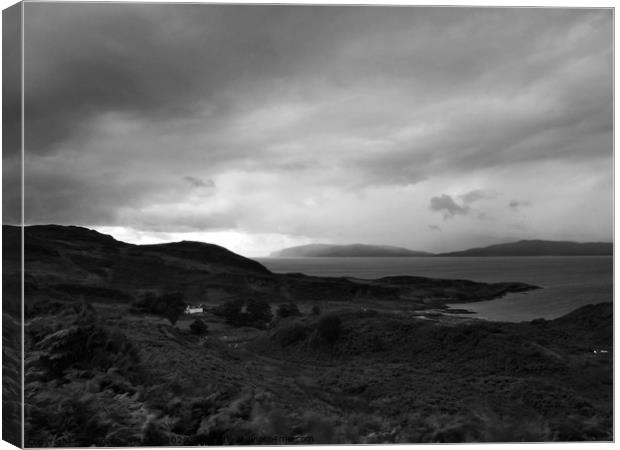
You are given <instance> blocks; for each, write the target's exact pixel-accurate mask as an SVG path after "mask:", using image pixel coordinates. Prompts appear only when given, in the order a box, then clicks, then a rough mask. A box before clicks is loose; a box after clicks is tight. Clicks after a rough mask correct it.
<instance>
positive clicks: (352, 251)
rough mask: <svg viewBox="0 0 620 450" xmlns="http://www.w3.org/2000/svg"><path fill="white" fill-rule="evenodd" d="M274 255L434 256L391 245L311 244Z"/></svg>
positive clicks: (284, 250)
mask: <svg viewBox="0 0 620 450" xmlns="http://www.w3.org/2000/svg"><path fill="white" fill-rule="evenodd" d="M271 256H273V257H279V258H285V257H294V258H298V257H331V256H333V257H347V256H363V257H372V256H432V253H428V252H418V251H414V250H409V249H406V248H402V247H393V246H389V245H366V244H350V245H330V244H309V245H300V246H297V247H289V248H285V249H282V250H280V251H277V252H274V253H272V254H271Z"/></svg>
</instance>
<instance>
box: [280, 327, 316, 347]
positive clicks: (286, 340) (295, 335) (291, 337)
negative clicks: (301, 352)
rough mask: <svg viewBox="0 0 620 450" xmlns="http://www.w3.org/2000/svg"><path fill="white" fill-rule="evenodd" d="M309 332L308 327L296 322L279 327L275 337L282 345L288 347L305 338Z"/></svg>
mask: <svg viewBox="0 0 620 450" xmlns="http://www.w3.org/2000/svg"><path fill="white" fill-rule="evenodd" d="M308 334H309V330H308V327H306V326H304V325H302V324H300V323H294V324H292V325H289V326H287V327H283V328H281V329H279V330H278V331H276V333H275V334H274V335H273V337H274V339H275V340H276V341H277V342H278V343H279V344H280V345H281V346H282V347H286V346H288V345H292V344H295V343H297V342H299V341H302V340H304V339H305V338H306V337H307V336H308Z"/></svg>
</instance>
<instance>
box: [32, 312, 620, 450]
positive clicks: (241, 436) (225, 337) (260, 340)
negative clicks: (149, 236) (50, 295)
mask: <svg viewBox="0 0 620 450" xmlns="http://www.w3.org/2000/svg"><path fill="white" fill-rule="evenodd" d="M303 310H305V308H304V309H302V311H303ZM124 311H126V308H125V309H124V310H122V311H121V310H120V309H119V306H118V305H115V304H105V305H103V304H102V305H96V306H95V308H94V309H93V310H92V311H86V312H85V311H84V310H80V309H79V308H78V309H76V308H67V309H65V310H63V311H62V312H61V313H55V314H53V315H48V316H45V315H44V316H39V317H38V318H36V319H33V320H31V321H30V322H29V325H28V327H27V333H26V339H27V341H26V348H27V356H28V358H27V364H26V371H27V373H28V374H29V375H28V377H27V385H26V403H27V408H26V418H27V430H26V431H27V434H26V435H27V443H30V444H37V443H43V444H45V445H44V446H75V445H80V446H89V445H114V446H125V445H149V446H152V445H220V444H259V443H263V444H274V443H275V444H282V443H287V444H295V443H298V444H308V443H330V444H335V443H367V444H371V443H403V442H506V441H552V440H611V439H612V438H613V436H612V426H611V418H612V415H611V412H612V404H611V389H612V384H611V383H612V381H611V376H612V370H611V368H612V365H611V359H610V358H609V357H607V359H604V358H591V356H593V355H592V354H591V353H586V352H585V351H584V350H583V348H584V347H587V344H588V343H587V342H585V343H584V342H583V341H584V339H586V340H591V341H592V342H596V343H597V345H606V344H605V341H604V336H603V335H602V334H601V335H599V334H596V333H591V332H590V331H588V332H587V333H585V332H583V333H579V331H578V328H575V327H574V326H573V322H571V323H570V324H567V323H560V322H557V321H551V322H548V323H546V324H545V325H544V326H541V324H492V323H480V322H476V321H469V322H467V323H462V322H461V323H458V322H453V321H448V322H446V323H439V322H431V321H428V320H421V319H415V318H409V317H406V316H402V315H400V316H398V315H394V314H389V313H386V312H381V311H376V310H368V309H366V310H364V309H359V308H358V309H355V308H345V309H339V310H338V309H336V310H334V309H329V310H328V311H326V312H325V313H323V314H322V315H318V316H317V315H303V316H301V317H289V318H284V319H282V318H279V319H276V320H274V322H273V325H272V326H271V327H270V328H269V329H268V330H258V329H255V328H243V327H234V326H231V325H230V324H227V323H225V321H224V320H223V319H222V318H221V317H217V316H214V315H212V314H210V313H205V314H202V315H201V316H200V318H201V320H202V321H204V322H205V323H206V324H207V326H208V328H209V333H208V334H207V335H206V336H196V335H194V334H192V333H191V331H190V329H189V325H190V324H191V323H192V321H193V320H194V319H195V316H183V317H182V318H181V319H180V320H179V322H178V323H177V326H175V327H173V326H171V325H169V324H168V323H167V321H165V320H164V319H161V318H157V317H153V316H148V315H142V314H129V315H126V314H125V313H124ZM326 317H328V318H329V317H337V319H338V321H339V323H340V325H339V333H335V334H329V333H328V334H329V336H330V337H329V339H321V337H320V329H321V327H320V325H319V324H320V323H322V321H323V323H324V322H325V321H326V320H325V318H326ZM330 320H331V319H330ZM327 321H328V322H329V320H327ZM569 325H570V327H569ZM75 327H78V330H77V331H76V329H75ZM79 327H90V328H88V330H89V331H90V332H91V334H92V331H93V330H97V333H95V335H97V336H98V338H97V339H93V340H92V341H91V342H90V344H89V345H90V346H91V347H88V348H90V350H89V352H88V355H90V356H88V357H84V356H83V357H81V358H79V360H76V361H72V360H70V359H63V354H62V351H63V349H65V350H66V345H60V346H59V345H52V344H53V343H54V342H56V343H57V342H58V339H61V338H62V339H69V340H68V341H66V342H71V343H72V344H71V345H74V346H75V345H78V347H77V348H78V349H80V348H81V347H80V345H82V344H81V343H80V340H79V339H78V340H73V339H70V337H71V336H73V335H72V334H71V333H78V335H79ZM566 327H569V328H571V330H572V332H571V333H570V334H567V333H565V332H563V331H562V330H563V329H565V328H566ZM71 330H72V331H71ZM584 336H585V338H584ZM61 342H62V341H61ZM110 342H112V343H114V345H112V347H110V346H109V345H110ZM539 342H545V344H544V345H542V344H540V343H539ZM100 348H104V349H106V348H107V349H108V351H107V352H106V354H105V355H102V354H99V352H98V350H97V349H100ZM110 349H114V351H111V350H110ZM73 350H74V351H75V349H73ZM80 351H82V350H80ZM54 352H61V353H60V355H57V354H56V353H54ZM46 355H47V356H46ZM46 357H47V358H48V360H50V359H51V360H55V361H57V362H58V363H57V364H56V365H49V364H48V365H46V364H45V361H46V359H45V358H46ZM48 362H49V361H48ZM130 367H131V370H130V369H129V368H130ZM584 373H588V374H589V375H590V376H591V379H590V380H589V382H588V383H584V381H583V374H584Z"/></svg>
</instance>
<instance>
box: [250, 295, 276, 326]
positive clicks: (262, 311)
mask: <svg viewBox="0 0 620 450" xmlns="http://www.w3.org/2000/svg"><path fill="white" fill-rule="evenodd" d="M246 313H247V314H249V315H250V317H251V319H250V320H252V321H259V322H265V323H269V322H271V319H273V313H272V312H271V306H270V305H269V303H267V302H266V301H264V300H256V299H250V300H248V302H247V303H246Z"/></svg>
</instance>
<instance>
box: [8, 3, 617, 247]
mask: <svg viewBox="0 0 620 450" xmlns="http://www.w3.org/2000/svg"><path fill="white" fill-rule="evenodd" d="M25 85H26V106H25V107H26V110H25V134H26V141H25V148H26V187H25V190H26V206H25V208H26V212H25V213H26V222H27V223H63V224H77V225H84V226H89V227H95V228H97V229H99V230H102V231H105V232H110V233H112V234H114V235H115V236H116V237H117V238H119V239H126V240H131V241H133V242H156V241H165V240H170V239H198V240H207V241H212V242H215V243H218V244H221V245H225V246H228V247H229V248H231V249H233V250H235V251H238V252H241V253H242V254H246V255H250V256H256V255H261V254H267V253H269V252H270V251H272V250H276V249H278V248H279V247H281V246H286V245H295V244H305V243H309V242H335V243H350V242H366V243H370V244H391V245H400V246H405V247H409V248H412V249H417V250H429V251H441V250H452V249H455V250H456V249H458V248H466V247H470V246H477V245H485V244H492V243H497V242H501V241H505V240H509V239H521V238H542V239H574V240H580V241H589V240H597V241H598V240H605V241H609V240H611V239H612V195H613V194H612V181H613V172H612V164H611V161H612V129H613V117H612V12H611V10H594V9H592V10H588V9H574V10H567V9H553V10H552V9H540V8H537V9H509V8H502V9H485V8H475V9H474V8H401V7H359V6H356V7H346V6H265V5H245V6H240V5H237V6H231V5H196V4H194V5H191V4H186V5H182V4H173V5H158V4H134V5H130V4H119V3H104V4H62V3H48V4H46V3H27V4H25ZM4 158H5V159H4V164H5V167H8V168H9V169H10V166H11V164H17V163H18V159H16V158H14V157H12V155H11V152H10V151H5V154H4ZM9 172H10V171H8V170H6V169H5V171H4V173H5V174H6V173H9ZM5 176H6V175H5ZM9 198H10V196H9ZM516 199H518V200H516ZM429 205H430V207H429ZM506 205H509V207H508V208H507V207H506ZM526 205H527V208H525V207H523V206H526ZM442 215H443V217H445V218H449V219H450V220H443V221H441V222H442V225H441V232H440V233H438V232H437V231H438V230H439V226H437V225H433V226H429V225H428V224H429V223H435V222H436V221H437V220H438V218H439V219H440V220H441V217H442ZM11 220H15V218H7V217H5V222H7V221H8V222H10V221H11Z"/></svg>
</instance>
